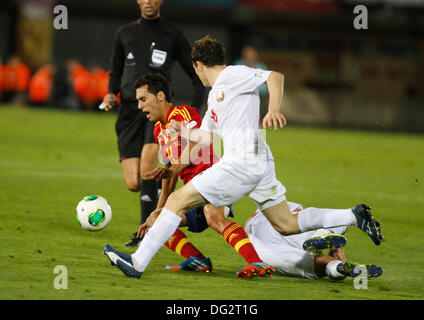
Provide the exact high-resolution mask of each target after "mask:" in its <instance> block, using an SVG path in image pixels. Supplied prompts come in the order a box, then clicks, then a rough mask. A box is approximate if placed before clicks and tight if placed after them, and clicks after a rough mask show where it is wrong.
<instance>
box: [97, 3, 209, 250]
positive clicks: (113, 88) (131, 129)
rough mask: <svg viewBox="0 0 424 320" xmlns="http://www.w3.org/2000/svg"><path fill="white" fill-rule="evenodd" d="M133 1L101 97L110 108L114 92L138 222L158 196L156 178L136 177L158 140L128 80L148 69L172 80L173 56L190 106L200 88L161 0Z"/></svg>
mask: <svg viewBox="0 0 424 320" xmlns="http://www.w3.org/2000/svg"><path fill="white" fill-rule="evenodd" d="M137 3H138V5H139V7H140V10H141V18H140V19H138V20H137V21H135V22H132V23H129V24H126V25H124V26H122V27H120V28H119V29H118V31H117V33H116V39H115V46H114V51H113V55H112V66H111V72H110V80H109V89H108V94H107V95H106V96H105V97H104V99H103V102H104V103H106V104H107V107H106V108H105V110H106V111H108V110H110V109H111V108H112V107H113V106H114V105H115V104H117V95H118V93H120V98H121V105H120V107H119V111H118V118H117V121H116V134H117V137H118V149H119V156H120V161H121V165H122V169H123V172H124V178H125V183H126V186H127V188H128V189H129V190H131V191H133V192H138V191H140V207H141V221H140V224H142V223H144V221H145V220H146V219H147V217H148V216H149V215H150V213H151V212H152V211H153V210H155V209H156V205H157V201H158V185H157V182H156V181H155V180H143V179H141V176H142V174H143V173H145V172H147V171H150V170H152V169H154V168H156V166H157V159H158V158H157V155H158V146H157V144H156V142H155V140H154V136H153V127H154V123H151V122H150V121H148V119H147V118H146V115H145V114H144V113H143V112H142V111H140V110H138V108H137V106H138V102H137V99H136V95H135V88H134V82H135V80H136V79H137V78H138V77H139V76H140V75H142V74H144V73H146V72H152V71H153V72H160V73H162V74H163V75H164V76H165V77H166V78H167V79H168V80H169V81H170V82H172V80H171V75H172V69H173V66H174V63H175V61H178V63H179V64H180V65H181V67H182V68H183V70H184V71H185V72H186V74H187V75H188V76H189V77H190V78H191V80H192V83H193V92H194V97H193V102H192V106H194V107H196V108H200V107H201V105H202V102H203V96H204V92H205V91H204V87H203V85H202V83H201V82H200V80H199V78H198V77H197V75H196V73H195V72H194V69H193V65H192V61H191V46H190V44H189V43H188V41H187V39H186V38H185V36H184V34H183V33H182V32H181V31H180V30H179V29H178V28H177V27H176V26H174V25H172V24H170V23H169V22H167V21H166V20H165V19H164V18H163V17H161V16H160V6H161V4H162V0H137ZM134 230H138V226H137V228H136V227H134ZM139 241H140V239H137V238H136V233H134V234H133V237H132V238H131V239H130V240H129V241H128V242H127V243H126V244H125V245H126V246H135V245H137V244H138V243H139Z"/></svg>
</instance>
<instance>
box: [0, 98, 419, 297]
mask: <svg viewBox="0 0 424 320" xmlns="http://www.w3.org/2000/svg"><path fill="white" fill-rule="evenodd" d="M115 117H116V114H107V113H73V112H64V111H57V110H46V109H43V110H40V109H28V108H12V107H8V106H1V107H0V217H1V220H0V261H1V263H0V274H1V276H0V299H14V300H15V299H18V300H20V299H141V300H142V299H158V300H164V299H206V300H214V299H221V300H232V299H248V300H250V299H252V300H268V299H396V300H398V299H423V298H424V282H423V279H424V259H423V258H424V256H423V253H422V252H423V251H422V250H423V248H424V237H423V229H424V188H423V185H424V136H421V135H408V134H396V133H376V132H364V131H348V130H333V129H312V128H299V127H294V126H290V123H289V126H288V127H286V128H284V129H281V130H278V131H276V132H274V131H268V132H267V141H268V143H269V145H270V147H271V149H272V151H273V154H274V157H275V163H276V171H277V175H278V178H279V179H280V180H281V181H282V183H283V184H284V185H285V186H286V188H287V198H288V199H289V200H292V201H296V202H300V203H302V204H303V205H304V206H305V207H306V206H316V207H330V208H348V207H352V206H354V205H356V204H358V203H367V204H369V205H370V206H371V207H372V210H373V213H374V215H375V216H376V217H377V219H378V220H380V221H381V223H382V230H383V233H384V235H385V238H386V239H385V241H384V242H383V243H382V245H381V246H379V247H377V246H375V245H374V244H373V243H372V242H371V240H370V239H369V238H368V237H367V236H366V235H365V234H364V233H362V232H361V231H359V230H358V229H356V228H354V229H351V230H349V231H348V232H347V234H346V236H347V238H348V244H347V246H346V255H347V258H348V259H349V260H350V261H353V262H360V263H375V264H379V265H381V266H382V267H383V270H384V274H383V276H382V277H380V278H378V279H374V280H370V281H369V282H368V289H366V290H365V289H362V290H357V289H355V288H354V286H353V280H352V279H345V280H344V281H342V282H337V283H336V282H330V281H329V280H328V279H326V278H324V279H320V280H306V279H298V278H287V277H283V276H274V277H272V278H270V279H253V280H246V279H237V278H236V276H235V273H236V271H237V270H238V269H239V268H241V267H242V266H244V265H245V262H244V260H243V259H242V258H241V257H240V256H239V255H238V254H237V253H236V252H235V251H234V250H233V249H232V248H231V247H230V246H229V245H227V244H226V242H225V241H224V239H223V238H222V236H221V235H219V234H217V233H215V232H214V231H213V230H206V231H205V232H204V233H202V234H191V233H189V232H187V234H188V236H189V238H190V239H191V240H192V242H193V243H194V244H195V245H196V246H197V247H198V248H199V249H201V251H202V252H203V253H204V254H205V255H207V256H210V257H211V259H212V262H213V265H214V271H213V272H212V273H207V274H201V273H189V272H172V271H167V270H164V266H165V265H167V264H173V263H179V262H181V261H182V260H183V258H182V257H180V256H178V255H177V254H175V253H174V252H171V251H170V250H169V249H167V248H165V247H164V248H162V249H161V250H160V251H159V253H158V254H157V256H156V257H155V258H154V259H153V261H152V263H151V264H150V266H149V267H148V269H147V270H146V272H145V273H144V274H143V276H142V278H141V279H140V280H138V279H130V278H126V277H125V276H124V275H123V274H122V273H121V272H120V271H119V270H117V269H116V268H112V267H111V266H110V264H109V262H108V260H107V258H106V257H105V256H104V254H103V246H104V244H105V243H109V244H111V245H113V246H115V247H116V248H118V249H121V250H122V251H124V252H126V253H131V252H132V251H131V249H128V248H125V247H123V243H125V242H126V241H127V240H128V238H129V236H130V235H131V233H133V232H134V231H135V230H136V227H137V223H138V220H139V202H138V198H137V194H135V193H131V192H130V191H128V190H127V189H126V187H125V183H124V180H123V175H122V172H121V167H120V164H119V162H118V154H117V148H116V138H115V133H114V122H115ZM288 120H289V121H290V119H288ZM90 194H100V195H103V196H104V197H106V199H108V201H109V202H110V204H111V205H112V209H113V219H112V222H111V224H110V225H109V226H108V227H107V228H106V229H105V230H103V231H100V232H88V231H84V230H82V229H81V228H80V227H79V226H78V223H77V222H76V219H75V207H76V205H77V203H78V201H79V200H81V199H82V198H83V196H86V195H90ZM234 209H235V213H236V217H235V219H234V220H235V221H236V222H238V223H240V224H242V225H243V224H244V222H245V221H246V220H247V219H248V217H249V216H250V215H251V214H252V213H253V212H254V210H255V207H254V204H253V202H252V201H251V200H249V199H247V198H243V199H242V200H240V201H239V202H238V203H236V204H235V206H234ZM58 265H63V266H65V267H66V268H67V270H68V289H67V290H58V289H55V287H54V281H55V277H56V276H57V275H58V274H55V273H54V269H55V267H56V266H58Z"/></svg>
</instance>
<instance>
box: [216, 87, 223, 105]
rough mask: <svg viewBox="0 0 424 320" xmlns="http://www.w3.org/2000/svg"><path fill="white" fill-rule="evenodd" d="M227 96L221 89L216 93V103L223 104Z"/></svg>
mask: <svg viewBox="0 0 424 320" xmlns="http://www.w3.org/2000/svg"><path fill="white" fill-rule="evenodd" d="M224 98H225V95H224V90H222V89H220V90H218V91H217V92H216V101H218V102H221V101H224Z"/></svg>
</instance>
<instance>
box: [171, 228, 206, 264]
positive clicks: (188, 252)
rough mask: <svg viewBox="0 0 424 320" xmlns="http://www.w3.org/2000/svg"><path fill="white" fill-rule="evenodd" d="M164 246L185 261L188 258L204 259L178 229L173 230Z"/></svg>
mask: <svg viewBox="0 0 424 320" xmlns="http://www.w3.org/2000/svg"><path fill="white" fill-rule="evenodd" d="M165 246H167V247H168V248H169V249H171V250H172V251H174V252H176V253H178V254H179V255H181V256H183V257H184V258H186V259H189V258H190V257H196V258H199V259H205V256H204V255H203V254H202V253H201V252H200V251H199V250H198V249H197V248H196V247H195V246H194V245H193V244H192V243H191V242H190V241H188V239H187V236H186V235H185V234H184V232H182V231H181V230H180V229H177V230H175V232H174V234H173V235H172V236H171V238H170V239H169V240H168V241H167V242H166V243H165Z"/></svg>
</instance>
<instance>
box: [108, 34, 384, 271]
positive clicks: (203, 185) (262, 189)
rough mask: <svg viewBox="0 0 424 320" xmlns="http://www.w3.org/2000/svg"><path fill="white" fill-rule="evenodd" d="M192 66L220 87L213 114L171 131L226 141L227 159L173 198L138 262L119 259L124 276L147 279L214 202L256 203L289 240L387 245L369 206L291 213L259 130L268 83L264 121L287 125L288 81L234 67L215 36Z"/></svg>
mask: <svg viewBox="0 0 424 320" xmlns="http://www.w3.org/2000/svg"><path fill="white" fill-rule="evenodd" d="M192 61H193V66H194V69H195V71H196V73H197V75H198V76H199V79H200V80H201V81H202V83H203V85H204V86H205V87H212V89H211V91H210V93H209V97H208V111H207V112H206V114H205V116H204V118H203V122H202V125H201V127H200V128H197V129H195V128H193V129H190V130H188V129H187V128H184V127H182V126H181V122H176V121H171V122H170V124H169V125H168V128H170V129H174V130H175V131H176V133H177V134H179V135H182V136H183V138H187V139H189V140H190V141H192V142H194V143H197V144H204V145H210V144H211V142H212V141H213V133H216V134H218V135H219V136H220V137H221V138H222V141H223V148H224V155H223V157H222V158H221V160H220V161H219V162H217V163H215V164H214V165H213V166H212V167H210V168H209V169H207V170H205V171H203V172H202V173H201V174H199V175H197V176H196V177H194V178H193V180H191V181H190V182H189V183H188V184H186V185H184V186H183V187H182V188H180V189H178V190H177V191H175V192H173V193H172V194H171V195H170V196H169V198H168V200H167V202H166V204H165V207H164V208H163V209H162V212H161V214H160V215H159V217H158V219H157V220H156V222H155V223H154V225H153V226H152V227H151V228H150V230H149V232H148V233H147V235H146V236H145V237H144V238H143V240H142V242H141V243H140V246H139V248H138V250H137V251H136V252H135V253H134V254H133V255H132V256H131V257H132V261H131V263H128V262H127V261H125V260H123V259H121V260H120V259H119V258H117V261H116V265H117V266H118V268H119V269H120V270H121V271H122V272H123V273H124V274H126V275H127V276H130V277H136V278H139V277H140V276H141V274H142V273H143V272H144V270H145V269H146V268H147V266H148V264H149V263H150V261H151V259H152V258H153V257H154V256H155V255H156V253H157V252H158V251H159V249H160V248H161V247H162V246H163V244H164V243H165V242H166V241H167V240H168V239H169V238H170V237H171V236H172V234H173V233H174V232H175V230H176V229H177V228H178V225H179V224H180V222H181V219H182V216H183V215H184V213H185V212H186V211H188V210H190V209H192V208H195V207H198V206H200V205H202V204H206V203H212V204H213V205H214V206H216V207H222V206H226V205H228V204H232V203H235V202H236V201H238V200H239V199H241V198H242V197H244V196H246V195H247V196H249V197H250V198H251V199H252V200H254V201H255V203H256V205H257V207H258V208H259V209H260V210H261V212H262V213H263V214H264V216H265V217H266V218H267V219H268V221H269V222H270V223H271V225H272V226H273V228H274V229H275V230H276V231H278V232H279V233H280V234H282V235H291V234H297V233H301V232H305V231H310V230H316V229H320V228H330V227H335V226H349V225H352V226H358V227H359V228H360V229H361V230H363V231H364V232H366V233H367V234H368V235H369V236H370V237H371V239H372V240H373V242H374V243H375V244H376V245H379V244H380V242H381V240H382V238H383V236H382V234H381V231H380V226H379V223H378V222H377V221H376V220H375V219H374V218H373V217H372V215H371V213H370V210H369V207H367V206H365V205H358V206H356V207H354V208H353V209H345V210H331V211H328V212H326V213H325V214H323V213H321V212H316V211H313V210H310V211H309V212H300V213H299V214H296V215H293V214H292V212H291V211H290V208H289V206H288V203H287V200H286V197H285V191H286V189H285V187H284V186H283V185H282V184H281V183H280V181H278V180H277V179H276V176H275V167H274V158H273V156H272V153H271V151H270V149H269V147H268V145H267V144H266V142H265V141H264V139H263V138H262V136H261V134H260V129H259V125H258V123H259V103H260V101H259V94H258V90H257V88H258V87H259V86H260V85H261V84H263V83H265V82H266V85H267V88H268V92H269V108H268V110H269V111H268V113H267V115H266V116H265V117H264V119H263V127H264V128H272V127H273V128H274V129H277V128H278V127H283V126H284V125H285V123H286V120H285V118H284V116H283V115H282V114H281V113H280V111H279V108H280V104H281V100H282V94H283V93H282V87H283V79H284V77H283V75H282V74H281V73H278V72H273V71H264V70H259V69H252V68H249V67H246V66H228V67H227V66H226V65H225V49H224V46H223V45H222V44H221V43H219V42H218V41H216V40H215V39H212V38H210V37H209V36H207V37H205V38H203V39H201V40H198V41H196V42H195V44H194V46H193V50H192ZM182 131H183V132H182ZM184 131H189V134H187V132H184ZM181 132H182V133H181Z"/></svg>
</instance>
